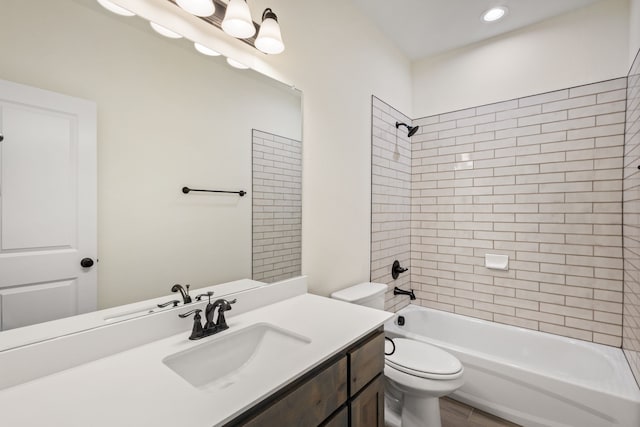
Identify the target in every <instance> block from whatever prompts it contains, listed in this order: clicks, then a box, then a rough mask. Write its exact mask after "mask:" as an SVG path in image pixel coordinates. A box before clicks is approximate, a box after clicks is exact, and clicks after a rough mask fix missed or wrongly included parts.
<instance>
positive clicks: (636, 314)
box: [622, 56, 640, 384]
mask: <svg viewBox="0 0 640 427" xmlns="http://www.w3.org/2000/svg"><path fill="white" fill-rule="evenodd" d="M639 167H640V56H637V57H636V60H635V62H634V63H633V66H632V67H631V71H630V73H629V76H628V87H627V125H626V142H625V153H624V181H623V187H624V190H623V198H624V203H623V212H624V216H623V224H624V226H623V236H624V314H623V321H622V324H623V331H622V336H623V338H622V348H623V350H624V353H625V355H626V356H627V360H629V364H630V365H631V370H632V371H633V374H634V375H635V377H636V381H637V382H638V384H640V170H638V168H639Z"/></svg>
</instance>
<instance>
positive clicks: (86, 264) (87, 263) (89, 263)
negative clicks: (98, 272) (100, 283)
mask: <svg viewBox="0 0 640 427" xmlns="http://www.w3.org/2000/svg"><path fill="white" fill-rule="evenodd" d="M80 265H81V266H83V267H84V268H89V267H91V266H92V265H93V260H92V259H91V258H82V260H81V261H80Z"/></svg>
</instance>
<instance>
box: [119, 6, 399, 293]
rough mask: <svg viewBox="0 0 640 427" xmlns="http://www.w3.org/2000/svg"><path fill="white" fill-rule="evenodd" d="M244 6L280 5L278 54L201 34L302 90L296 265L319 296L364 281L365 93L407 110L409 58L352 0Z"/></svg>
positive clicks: (368, 108) (368, 193)
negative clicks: (299, 235) (298, 254)
mask: <svg viewBox="0 0 640 427" xmlns="http://www.w3.org/2000/svg"><path fill="white" fill-rule="evenodd" d="M115 2H116V3H118V4H121V5H125V6H127V5H128V6H129V8H130V9H132V10H144V13H145V15H146V16H150V15H149V14H150V12H149V11H148V9H146V8H145V6H150V5H152V4H153V3H154V2H153V1H151V0H117V1H115ZM250 6H251V8H252V10H253V11H254V14H257V13H259V12H260V11H261V10H263V9H264V7H267V6H269V7H271V8H272V9H273V10H274V11H275V12H276V13H277V14H278V17H279V21H280V24H281V27H282V32H283V37H284V39H285V44H286V50H285V52H284V53H283V54H281V55H277V56H269V57H266V56H264V55H261V54H259V53H256V52H255V51H247V49H246V48H245V47H244V46H243V45H241V44H238V43H233V41H230V42H228V39H229V37H227V36H226V35H223V34H221V35H220V37H219V40H221V41H218V40H216V39H215V37H213V36H210V37H209V38H208V39H209V40H210V42H211V44H212V47H214V46H213V45H215V47H216V48H218V49H219V50H220V51H224V52H225V53H228V54H230V55H237V57H238V58H244V59H246V60H247V61H249V62H251V63H252V65H254V66H255V67H256V68H259V69H260V70H262V71H264V72H265V73H267V74H268V75H272V76H276V77H278V78H279V79H281V80H283V81H286V82H288V83H291V84H294V85H295V86H296V87H297V88H299V89H301V90H302V91H303V93H304V96H303V111H304V128H303V212H302V221H303V231H302V235H303V238H302V272H303V274H307V275H308V276H309V287H310V290H311V291H312V292H314V293H318V294H323V295H327V294H329V293H330V292H332V291H334V290H337V289H340V288H343V287H346V286H348V285H351V284H354V283H357V282H362V281H368V280H369V248H370V209H371V208H370V200H371V174H370V171H371V130H370V120H371V119H370V117H371V116H370V114H371V95H372V94H376V95H377V96H380V97H381V98H383V99H385V100H387V101H388V102H390V103H391V104H392V105H394V106H397V107H398V108H400V109H402V110H404V111H409V110H410V105H411V69H410V63H409V60H408V59H407V58H406V57H404V55H402V54H401V53H400V52H399V51H398V50H397V48H396V47H395V46H393V45H392V44H391V42H389V41H388V40H387V39H386V38H385V37H384V36H383V35H382V33H381V32H380V31H379V30H378V29H377V28H375V27H374V25H373V24H372V23H370V22H369V21H368V20H367V19H366V18H365V17H364V16H363V15H362V13H360V12H359V10H357V9H356V8H355V6H354V5H352V4H351V2H344V1H339V0H331V1H325V2H300V1H296V0H269V1H267V0H256V1H255V2H252V3H251V5H250ZM256 11H258V12H256ZM161 15H163V14H162V13H161V12H157V17H158V18H161V17H162V16H161ZM254 18H255V17H254ZM136 19H137V18H136ZM196 21H197V20H196ZM167 22H168V23H170V22H169V21H167ZM175 25H176V26H180V25H181V24H180V23H175ZM196 30H198V28H196ZM194 31H195V30H194ZM196 33H197V31H195V32H194V37H200V36H201V33H198V34H196ZM207 33H209V34H213V33H215V31H213V32H211V31H207ZM203 37H204V36H203ZM203 41H205V40H203ZM261 130H266V131H269V129H261ZM276 133H277V132H276Z"/></svg>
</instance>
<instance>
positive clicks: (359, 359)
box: [348, 332, 384, 396]
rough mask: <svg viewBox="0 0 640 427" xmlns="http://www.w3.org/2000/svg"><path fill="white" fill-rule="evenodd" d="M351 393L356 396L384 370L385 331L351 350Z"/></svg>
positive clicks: (349, 354)
mask: <svg viewBox="0 0 640 427" xmlns="http://www.w3.org/2000/svg"><path fill="white" fill-rule="evenodd" d="M348 357H349V368H350V369H349V385H350V389H349V395H350V396H354V395H355V394H356V393H358V392H359V391H360V389H362V387H364V386H365V385H366V384H367V383H368V382H369V381H371V380H372V379H374V378H375V377H376V376H377V375H378V374H379V373H380V372H382V371H384V332H379V333H378V334H377V335H374V336H373V337H372V338H371V339H369V340H368V341H367V342H365V343H364V344H362V345H361V346H359V347H357V348H355V349H353V350H351V351H349V353H348Z"/></svg>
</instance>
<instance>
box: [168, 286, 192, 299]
mask: <svg viewBox="0 0 640 427" xmlns="http://www.w3.org/2000/svg"><path fill="white" fill-rule="evenodd" d="M189 286H191V285H187V286H186V287H187V289H186V290H185V289H184V288H183V287H182V285H179V284H177V283H176V284H175V285H173V286H172V287H171V292H180V294H181V295H182V302H183V304H189V303H190V302H191V296H189Z"/></svg>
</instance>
